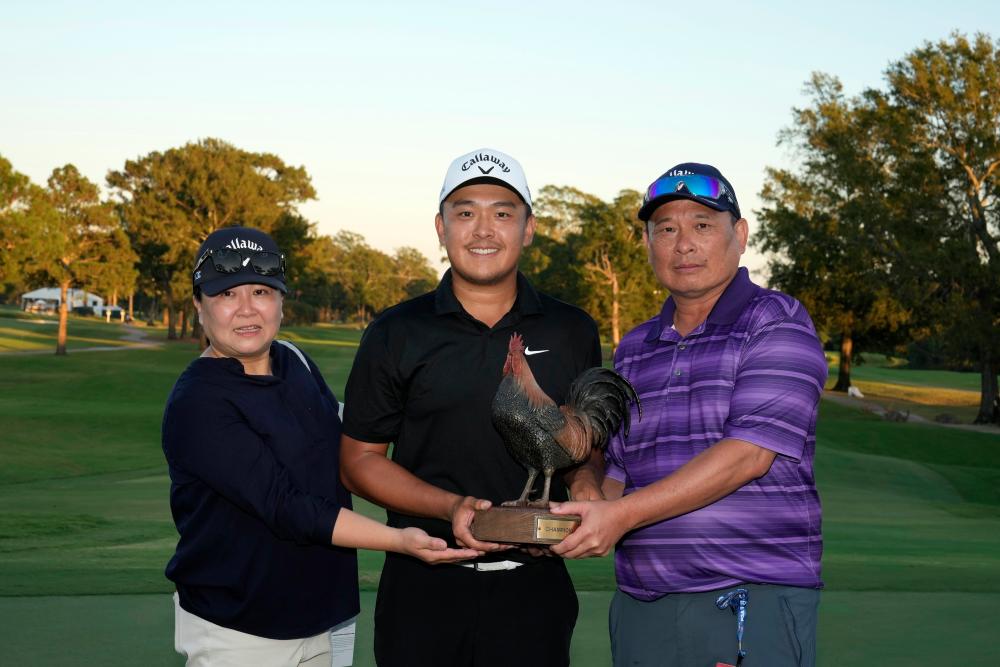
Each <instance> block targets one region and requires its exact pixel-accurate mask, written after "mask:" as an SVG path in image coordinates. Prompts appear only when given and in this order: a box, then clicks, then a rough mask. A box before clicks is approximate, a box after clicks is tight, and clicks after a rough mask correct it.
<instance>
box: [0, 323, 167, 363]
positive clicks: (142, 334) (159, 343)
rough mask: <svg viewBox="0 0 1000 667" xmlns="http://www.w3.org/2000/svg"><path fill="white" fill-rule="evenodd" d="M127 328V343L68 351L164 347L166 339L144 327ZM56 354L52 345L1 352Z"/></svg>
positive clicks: (15, 354) (123, 339) (28, 354)
mask: <svg viewBox="0 0 1000 667" xmlns="http://www.w3.org/2000/svg"><path fill="white" fill-rule="evenodd" d="M122 326H123V327H124V329H125V335H124V336H122V337H121V340H122V342H124V343H126V344H125V345H94V346H92V347H73V348H69V350H68V352H69V353H70V354H76V353H77V352H119V351H121V350H149V349H155V348H159V347H163V344H164V342H165V341H163V340H161V339H159V338H153V337H152V335H151V332H150V331H147V330H145V329H143V328H142V327H137V326H135V325H133V324H123V325H122ZM46 354H48V355H54V354H55V348H54V346H53V347H50V348H46V349H44V350H16V351H14V352H0V356H4V357H18V356H24V357H29V356H40V355H46Z"/></svg>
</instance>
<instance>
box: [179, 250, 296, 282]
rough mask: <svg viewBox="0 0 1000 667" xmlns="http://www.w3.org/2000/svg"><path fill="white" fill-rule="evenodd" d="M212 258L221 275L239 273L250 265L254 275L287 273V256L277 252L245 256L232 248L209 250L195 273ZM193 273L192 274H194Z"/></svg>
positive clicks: (213, 264) (202, 257)
mask: <svg viewBox="0 0 1000 667" xmlns="http://www.w3.org/2000/svg"><path fill="white" fill-rule="evenodd" d="M210 257H211V258H212V266H214V267H215V270H216V271H218V272H219V273H239V272H240V271H242V270H243V268H244V267H245V266H247V265H248V264H249V265H250V268H252V269H253V270H254V273H256V274H257V275H261V276H277V275H279V274H282V273H284V272H285V256H284V255H279V254H278V253H276V252H266V251H260V252H252V253H250V254H249V255H247V256H243V255H242V254H240V253H239V252H237V251H236V250H233V249H231V248H219V249H217V250H208V251H206V252H205V254H204V255H202V256H201V259H199V260H198V263H197V264H195V265H194V271H197V270H198V268H199V267H200V266H201V265H202V264H204V263H205V260H207V259H208V258H210ZM194 271H192V273H193V272H194Z"/></svg>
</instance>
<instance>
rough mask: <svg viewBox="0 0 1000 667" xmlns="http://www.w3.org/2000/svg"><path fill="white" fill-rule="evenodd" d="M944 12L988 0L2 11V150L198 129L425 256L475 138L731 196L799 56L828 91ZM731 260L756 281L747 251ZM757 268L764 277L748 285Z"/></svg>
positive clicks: (557, 174) (780, 162) (772, 155)
mask: <svg viewBox="0 0 1000 667" xmlns="http://www.w3.org/2000/svg"><path fill="white" fill-rule="evenodd" d="M955 30H958V31H960V32H963V33H966V34H968V35H972V34H974V33H976V32H986V33H988V34H991V35H992V36H993V37H994V38H995V39H996V38H1000V3H988V2H984V1H983V0H978V1H975V2H971V1H967V0H952V1H951V2H947V3H940V2H934V3H931V2H924V1H922V0H920V1H911V2H872V1H871V0H869V1H867V2H853V1H849V2H837V3H831V2H823V3H810V2H769V3H753V2H725V1H717V2H701V3H669V2H655V3H654V2H628V1H622V2H617V3H610V2H607V1H603V2H586V1H578V2H572V3H571V2H561V1H553V2H545V1H543V0H535V1H534V2H519V1H514V0H511V1H508V2H497V1H495V0H494V1H493V2H479V1H476V0H468V1H466V2H422V3H417V2H380V1H377V0H368V1H366V2H350V3H347V2H330V1H327V2H295V1H293V0H286V1H285V2H280V3H278V2H273V1H272V2H253V1H248V0H241V1H239V2H211V1H209V0H204V1H201V2H183V1H180V2H172V3H169V4H168V3H139V2H134V1H130V2H102V1H100V0H94V1H93V2H89V3H79V2H56V1H52V0H30V1H25V0H7V1H6V2H4V10H3V12H0V155H3V156H4V157H5V158H7V159H8V160H10V161H11V162H12V163H13V166H14V168H15V169H17V170H18V171H20V172H22V173H24V174H27V175H28V176H29V177H31V179H32V180H34V181H35V182H36V183H40V184H44V182H45V180H46V179H47V178H48V175H49V174H50V173H51V171H52V169H53V168H55V167H58V166H62V165H64V164H66V163H72V164H75V165H76V166H77V167H78V168H79V169H80V171H81V172H82V173H83V174H84V175H86V176H87V177H88V178H90V179H91V180H93V181H95V182H97V183H101V184H103V182H104V179H105V176H106V174H107V172H108V171H109V170H111V169H120V168H122V166H123V165H124V163H125V161H126V160H128V159H135V158H138V157H140V156H142V155H145V154H147V153H149V152H151V151H154V150H160V151H162V150H166V149H169V148H172V147H177V146H181V145H183V144H185V143H188V142H192V141H197V140H199V139H203V138H207V137H216V138H220V139H223V140H225V141H228V142H230V143H232V144H234V145H236V146H238V147H240V148H243V149H245V150H249V151H255V152H270V153H274V154H276V155H278V156H279V157H280V158H281V159H282V160H284V161H285V162H286V163H287V164H291V165H297V166H303V167H305V168H306V170H307V171H308V173H309V174H310V175H311V177H312V181H313V185H314V187H315V188H316V191H317V194H318V199H317V200H316V201H312V202H309V203H306V204H305V205H303V206H302V207H301V208H300V211H301V212H302V213H303V215H305V216H306V217H307V218H308V219H309V220H311V221H313V222H315V223H317V230H318V232H319V233H323V234H334V233H336V232H337V231H339V230H341V229H347V230H351V231H355V232H359V233H361V234H362V235H364V237H365V238H366V239H367V241H368V242H369V243H370V244H371V245H373V246H375V247H376V248H379V249H381V250H384V251H386V252H392V251H393V250H394V249H395V248H398V247H400V246H412V247H415V248H417V249H418V250H420V251H421V252H423V253H424V254H425V255H427V256H428V258H430V259H431V260H432V262H434V263H435V265H437V262H438V261H439V259H440V258H441V256H442V254H443V252H442V251H441V250H440V248H439V247H438V243H437V237H436V236H435V234H434V228H433V218H434V214H435V212H436V209H437V203H438V199H437V198H438V193H439V191H440V188H441V183H442V181H443V179H444V174H445V171H446V169H447V167H448V164H449V163H450V162H451V160H452V159H454V158H455V157H457V156H458V155H460V154H462V153H465V152H468V151H471V150H473V149H476V148H482V147H491V148H496V149H499V150H501V151H504V152H506V153H508V154H510V155H512V156H514V157H515V158H517V159H518V160H519V161H520V162H521V164H522V165H523V167H524V170H525V172H526V174H527V177H528V183H529V185H530V187H531V188H532V190H533V191H534V192H537V191H538V190H539V189H540V188H541V187H542V186H543V185H547V184H554V185H570V186H574V187H576V188H579V189H581V190H584V191H586V192H589V193H592V194H595V195H597V196H599V197H602V198H604V199H611V198H613V197H614V196H615V195H616V194H617V193H618V192H619V191H620V190H622V189H625V188H631V189H636V190H640V191H641V190H643V189H645V187H646V186H647V185H648V184H649V183H650V182H651V181H653V180H654V179H655V178H656V177H657V176H659V175H660V174H661V173H663V172H665V171H666V170H667V169H669V168H670V167H671V166H673V165H674V164H677V163H680V162H688V161H695V162H707V163H710V164H713V165H715V166H717V167H718V168H719V169H720V170H721V171H722V172H723V174H725V175H726V176H727V178H728V179H729V180H730V181H731V182H732V184H733V186H734V188H735V190H736V193H737V197H738V198H739V200H740V204H741V208H742V209H743V212H744V215H745V216H746V217H747V218H748V220H749V221H750V229H751V239H752V238H753V232H754V230H755V228H756V215H755V214H754V211H755V210H757V209H759V208H760V201H759V199H758V197H757V193H758V192H760V189H761V187H762V186H763V184H764V178H765V169H766V167H768V166H771V167H788V166H791V165H792V164H794V157H795V156H794V154H793V153H792V152H791V151H790V150H789V148H788V147H785V146H779V145H778V144H777V138H778V133H779V131H780V130H781V129H782V128H785V127H788V126H789V124H790V123H791V120H792V109H793V108H794V107H802V106H806V105H807V104H808V99H807V98H806V97H805V96H804V95H803V85H804V83H805V82H806V81H807V80H808V79H809V77H810V76H811V73H812V72H815V71H821V72H826V73H828V74H833V75H836V76H837V77H839V78H840V80H841V81H842V82H843V84H844V88H845V92H846V93H848V94H849V95H853V94H856V93H858V92H860V91H861V90H863V89H864V88H865V87H880V86H882V85H883V73H884V71H885V69H886V67H887V65H888V64H889V63H890V62H892V61H895V60H898V59H900V58H902V57H903V56H904V55H905V54H906V53H908V52H909V51H912V50H913V49H915V48H917V47H918V46H920V45H921V44H922V43H923V42H925V41H928V40H929V41H937V40H940V39H945V38H947V37H948V36H949V34H950V33H951V32H953V31H955ZM744 263H745V264H746V265H747V266H749V267H751V269H752V270H753V271H754V275H755V276H757V277H758V278H760V279H761V280H765V279H766V275H765V274H764V273H763V267H764V264H765V258H764V257H762V256H761V255H760V254H759V253H757V252H756V251H754V250H753V249H752V248H751V249H750V250H748V252H747V255H746V256H745V258H744ZM765 282H766V280H765Z"/></svg>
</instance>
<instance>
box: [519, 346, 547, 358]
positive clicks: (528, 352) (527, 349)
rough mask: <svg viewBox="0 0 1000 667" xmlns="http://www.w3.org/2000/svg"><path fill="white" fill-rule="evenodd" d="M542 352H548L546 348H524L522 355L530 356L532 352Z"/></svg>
mask: <svg viewBox="0 0 1000 667" xmlns="http://www.w3.org/2000/svg"><path fill="white" fill-rule="evenodd" d="M542 352H548V350H532V349H531V348H528V347H526V348H524V356H526V357H530V356H531V355H533V354H541V353H542Z"/></svg>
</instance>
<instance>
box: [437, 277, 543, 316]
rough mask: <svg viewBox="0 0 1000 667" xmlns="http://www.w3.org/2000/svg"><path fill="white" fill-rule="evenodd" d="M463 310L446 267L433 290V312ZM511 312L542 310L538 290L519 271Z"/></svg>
mask: <svg viewBox="0 0 1000 667" xmlns="http://www.w3.org/2000/svg"><path fill="white" fill-rule="evenodd" d="M463 311H464V308H462V304H461V302H459V300H458V298H457V297H456V296H455V289H454V286H453V282H452V277H451V269H448V270H447V271H445V272H444V276H442V277H441V282H440V283H438V286H437V289H436V290H435V291H434V312H435V313H436V314H438V315H445V314H447V313H461V312H463ZM511 312H519V313H520V314H522V315H534V314H536V313H540V312H542V300H541V299H540V298H538V292H536V291H535V288H534V287H532V286H531V283H530V282H528V279H527V278H525V277H524V274H523V273H521V272H520V271H518V272H517V298H516V299H514V305H513V307H511Z"/></svg>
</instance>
